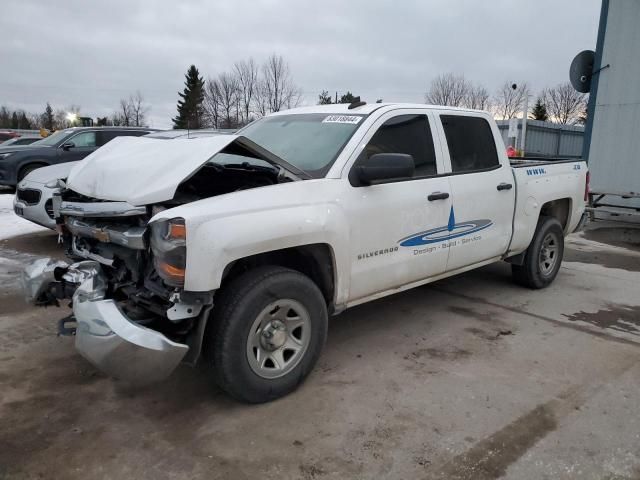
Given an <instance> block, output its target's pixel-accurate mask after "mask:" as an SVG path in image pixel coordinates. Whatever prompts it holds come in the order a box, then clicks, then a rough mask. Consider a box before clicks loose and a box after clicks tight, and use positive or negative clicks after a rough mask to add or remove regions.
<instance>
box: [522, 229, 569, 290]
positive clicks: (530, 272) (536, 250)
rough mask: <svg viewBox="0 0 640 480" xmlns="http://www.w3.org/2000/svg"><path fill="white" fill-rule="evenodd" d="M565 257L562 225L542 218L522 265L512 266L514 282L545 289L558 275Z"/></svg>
mask: <svg viewBox="0 0 640 480" xmlns="http://www.w3.org/2000/svg"><path fill="white" fill-rule="evenodd" d="M563 255H564V232H563V230H562V225H561V224H560V222H559V221H558V220H556V219H555V218H553V217H541V218H540V220H539V221H538V226H537V228H536V233H535V234H534V236H533V240H532V241H531V244H530V245H529V248H528V249H527V252H526V254H525V257H524V263H523V264H522V265H511V272H512V274H513V278H514V280H515V281H516V282H517V283H519V284H520V285H523V286H525V287H529V288H544V287H546V286H548V285H550V284H551V282H553V280H554V279H555V278H556V276H557V275H558V271H559V270H560V265H561V264H562V257H563Z"/></svg>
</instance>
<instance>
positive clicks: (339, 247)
mask: <svg viewBox="0 0 640 480" xmlns="http://www.w3.org/2000/svg"><path fill="white" fill-rule="evenodd" d="M186 222H187V231H188V232H189V233H188V238H187V268H186V278H185V289H187V290H191V291H210V290H215V289H218V288H219V287H220V284H221V282H222V275H223V272H224V271H225V268H226V267H227V266H228V265H230V264H231V263H232V262H234V261H236V260H239V259H241V258H245V257H248V256H251V255H256V254H259V253H265V252H270V251H274V250H281V249H284V248H291V247H298V246H302V245H309V244H317V243H321V244H328V245H329V246H330V247H331V249H332V251H333V254H334V261H335V274H336V275H335V281H336V285H335V293H336V298H335V301H336V303H337V304H340V303H342V302H344V301H346V298H347V296H348V290H349V285H348V278H349V276H348V274H347V272H348V267H347V251H348V242H349V228H348V222H347V221H346V218H345V216H344V213H343V210H342V209H341V208H340V207H339V206H338V205H337V204H330V203H324V204H322V203H321V204H317V203H314V204H307V205H297V206H289V207H280V208H273V209H269V210H259V211H254V212H243V213H241V214H238V215H231V216H226V217H218V218H214V219H211V220H208V221H203V222H201V223H199V224H193V223H191V222H190V221H189V219H188V218H187V219H186Z"/></svg>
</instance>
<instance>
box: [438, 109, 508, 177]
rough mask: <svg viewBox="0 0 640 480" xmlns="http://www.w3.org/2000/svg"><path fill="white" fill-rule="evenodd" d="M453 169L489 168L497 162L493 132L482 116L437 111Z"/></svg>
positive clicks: (454, 170) (465, 170)
mask: <svg viewBox="0 0 640 480" xmlns="http://www.w3.org/2000/svg"><path fill="white" fill-rule="evenodd" d="M440 119H441V121H442V127H443V128H444V134H445V137H446V138H447V145H448V146H449V156H450V157H451V170H452V172H453V173H460V172H473V171H477V170H489V169H492V168H496V167H498V166H499V165H500V161H499V160H498V152H497V151H496V143H495V141H494V139H493V132H492V131H491V127H490V126H489V122H487V121H486V120H485V119H484V118H480V117H468V116H462V115H441V116H440Z"/></svg>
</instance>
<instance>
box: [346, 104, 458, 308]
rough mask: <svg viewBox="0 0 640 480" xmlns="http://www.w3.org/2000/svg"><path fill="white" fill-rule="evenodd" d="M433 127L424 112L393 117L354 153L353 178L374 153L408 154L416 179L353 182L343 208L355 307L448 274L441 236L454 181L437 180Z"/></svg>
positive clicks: (388, 115) (389, 115) (441, 169)
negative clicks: (373, 297) (378, 295)
mask: <svg viewBox="0 0 640 480" xmlns="http://www.w3.org/2000/svg"><path fill="white" fill-rule="evenodd" d="M432 124H433V117H432V115H431V114H430V113H428V112H427V110H419V109H416V110H414V109H411V110H395V111H392V112H388V113H386V114H384V115H382V116H381V117H380V118H379V119H378V120H377V121H376V123H375V124H374V125H373V126H372V127H371V129H370V130H369V131H368V132H367V134H366V135H365V137H364V139H363V142H362V145H361V147H359V148H358V149H357V151H359V152H361V153H360V155H359V156H358V158H357V160H356V161H355V164H354V165H353V166H352V167H351V172H353V171H354V170H353V169H354V167H355V166H357V165H358V162H359V161H362V160H363V159H364V158H367V157H370V156H371V155H373V154H375V153H404V154H409V155H411V156H412V157H413V159H414V162H415V173H414V176H413V177H412V178H407V179H401V180H395V181H388V182H385V183H379V184H376V185H369V186H354V183H353V182H350V184H351V186H350V188H349V189H348V191H347V197H346V198H345V201H344V208H345V210H346V211H347V212H348V217H349V223H350V226H351V230H350V242H349V245H350V248H351V262H352V263H351V284H350V294H349V299H350V301H352V302H353V301H357V300H358V299H360V298H363V297H367V296H369V295H372V294H375V293H378V292H383V291H386V290H389V289H392V288H396V287H401V286H403V285H405V284H408V283H412V282H415V281H419V280H422V279H425V278H428V277H431V276H434V275H438V274H441V273H443V272H444V271H445V268H446V264H447V256H448V251H447V249H446V248H442V247H441V245H440V241H439V239H438V237H439V233H440V232H441V229H442V228H445V229H446V225H447V219H448V218H449V210H450V207H451V202H450V198H449V178H448V177H446V176H445V177H441V176H438V174H440V173H443V172H444V164H443V162H442V154H441V150H440V146H439V145H438V144H437V143H436V144H435V145H434V139H433V135H432V131H433V127H432ZM443 226H444V227H443Z"/></svg>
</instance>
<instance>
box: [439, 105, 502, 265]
mask: <svg viewBox="0 0 640 480" xmlns="http://www.w3.org/2000/svg"><path fill="white" fill-rule="evenodd" d="M437 116H438V120H439V122H438V127H439V133H440V136H441V139H442V149H443V152H444V157H445V162H447V163H448V169H449V172H450V177H449V182H450V186H451V196H452V204H451V211H450V215H449V222H448V230H449V236H448V242H449V244H450V248H449V258H448V262H447V271H451V270H456V269H458V268H462V267H465V266H468V265H473V264H476V263H479V262H482V261H484V260H488V259H491V258H496V257H500V256H501V255H503V254H504V253H505V252H506V251H507V248H508V245H509V241H510V240H511V232H512V220H513V211H514V207H515V188H514V187H515V185H514V180H513V173H512V169H511V167H510V166H509V165H508V164H507V163H506V162H505V163H501V162H500V157H499V156H498V145H497V143H496V140H495V139H496V138H498V137H496V134H497V128H495V129H494V128H493V127H492V125H491V123H489V121H488V120H487V119H486V118H485V117H484V116H483V115H482V114H481V113H478V114H475V113H469V112H451V111H448V112H441V113H440V114H439V115H437ZM493 130H496V132H494V131H493ZM502 148H503V147H502Z"/></svg>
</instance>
